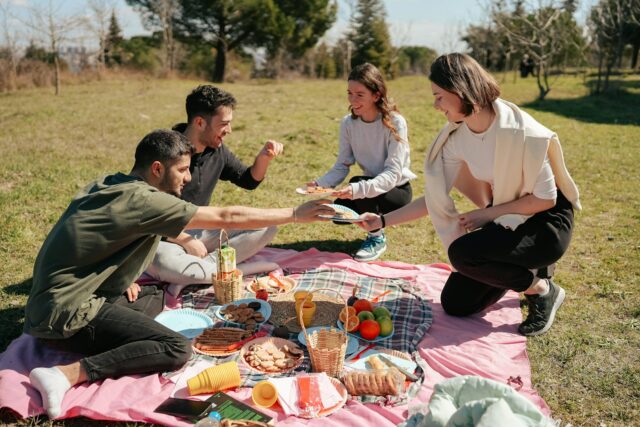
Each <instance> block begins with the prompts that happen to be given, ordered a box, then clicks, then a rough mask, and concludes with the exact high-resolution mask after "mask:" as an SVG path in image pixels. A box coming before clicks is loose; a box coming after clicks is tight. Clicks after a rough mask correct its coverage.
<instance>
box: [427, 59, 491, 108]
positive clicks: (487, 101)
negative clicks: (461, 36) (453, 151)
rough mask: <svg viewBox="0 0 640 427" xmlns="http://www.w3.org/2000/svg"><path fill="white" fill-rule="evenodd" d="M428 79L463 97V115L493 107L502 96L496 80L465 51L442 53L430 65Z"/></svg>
mask: <svg viewBox="0 0 640 427" xmlns="http://www.w3.org/2000/svg"><path fill="white" fill-rule="evenodd" d="M429 80H431V81H432V82H433V83H435V84H436V85H438V86H440V87H441V88H442V89H444V90H446V91H447V92H452V93H455V94H456V95H458V96H459V97H460V98H461V99H462V111H461V112H462V114H464V115H465V116H468V115H470V114H472V113H473V112H474V111H476V110H479V109H482V108H485V107H488V106H490V105H491V104H492V103H493V101H495V100H496V99H497V98H498V97H499V96H500V87H499V86H498V83H497V82H496V80H495V79H494V78H493V76H491V74H489V73H488V72H487V71H486V70H485V69H484V68H482V66H481V65H480V64H478V63H477V62H476V60H475V59H473V58H472V57H470V56H469V55H466V54H464V53H449V54H447V55H441V56H439V57H438V58H436V60H435V61H433V64H431V70H430V73H429Z"/></svg>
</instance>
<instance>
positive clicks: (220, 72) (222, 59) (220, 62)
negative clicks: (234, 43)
mask: <svg viewBox="0 0 640 427" xmlns="http://www.w3.org/2000/svg"><path fill="white" fill-rule="evenodd" d="M226 66H227V43H226V41H225V40H224V39H223V38H222V37H218V43H217V45H216V63H215V65H214V68H213V75H212V78H211V80H213V82H214V83H224V75H225V71H226V70H225V68H226Z"/></svg>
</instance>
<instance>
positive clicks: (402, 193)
mask: <svg viewBox="0 0 640 427" xmlns="http://www.w3.org/2000/svg"><path fill="white" fill-rule="evenodd" d="M371 178H372V177H370V176H354V177H353V178H351V179H350V180H349V184H351V183H353V182H359V181H366V180H368V179H371ZM412 197H413V191H412V189H411V184H410V183H409V182H407V183H406V184H402V185H400V186H398V187H395V188H392V189H391V190H390V191H388V192H386V193H384V194H380V195H379V196H377V197H372V198H370V199H353V200H350V199H336V200H335V202H334V203H335V204H337V205H342V206H346V207H348V208H351V209H353V210H354V211H356V212H357V213H359V214H362V213H365V212H373V213H376V214H381V213H382V214H386V213H389V212H392V211H395V210H396V209H400V208H401V207H403V206H405V205H407V204H409V203H410V202H411V199H412Z"/></svg>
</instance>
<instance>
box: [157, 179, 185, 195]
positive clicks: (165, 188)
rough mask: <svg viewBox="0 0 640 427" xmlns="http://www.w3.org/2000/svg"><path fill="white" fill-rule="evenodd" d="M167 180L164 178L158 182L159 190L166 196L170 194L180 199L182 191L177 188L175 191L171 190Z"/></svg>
mask: <svg viewBox="0 0 640 427" xmlns="http://www.w3.org/2000/svg"><path fill="white" fill-rule="evenodd" d="M167 178H168V177H164V178H163V179H162V181H161V182H160V185H159V186H160V190H161V191H164V192H165V193H167V194H171V195H172V196H176V197H178V198H180V196H182V189H181V188H180V187H178V188H177V189H175V188H173V187H172V186H171V183H170V182H169V180H168V179H167Z"/></svg>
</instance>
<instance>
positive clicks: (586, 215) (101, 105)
mask: <svg viewBox="0 0 640 427" xmlns="http://www.w3.org/2000/svg"><path fill="white" fill-rule="evenodd" d="M498 78H499V80H500V81H501V84H502V87H503V97H504V98H505V99H508V100H513V101H514V102H517V103H519V104H520V105H523V106H524V108H525V109H526V110H527V111H528V112H530V113H531V114H532V115H533V116H534V117H535V118H537V119H538V120H539V121H540V122H542V123H543V124H544V125H546V126H547V127H549V128H551V129H553V130H554V131H556V132H557V133H558V134H559V136H560V140H561V142H562V145H563V148H564V152H565V158H566V162H567V165H568V167H569V169H570V171H571V173H572V175H573V177H574V179H575V180H576V182H577V184H578V186H579V187H580V190H581V195H582V196H581V199H582V204H583V206H584V211H583V212H582V213H580V214H578V215H577V224H576V228H575V233H574V239H573V242H572V246H571V248H570V250H569V252H568V254H567V255H566V256H565V257H564V258H563V259H562V260H561V262H560V263H559V267H558V272H557V280H558V282H559V283H560V284H561V285H562V286H563V287H565V289H566V290H567V300H566V302H565V304H564V306H563V308H562V309H561V310H560V311H559V313H558V317H557V322H556V324H555V325H554V327H553V328H552V329H551V331H550V332H549V333H548V334H546V335H543V336H541V337H537V338H533V339H530V340H529V345H528V354H529V357H530V359H531V363H532V369H533V383H534V386H535V388H536V389H537V390H538V391H539V393H540V394H541V396H542V397H543V398H544V399H545V400H546V401H547V403H548V404H549V405H550V407H551V409H552V414H553V416H554V417H555V418H559V419H561V420H562V421H563V425H564V423H568V422H570V423H573V424H574V425H576V426H583V425H599V424H600V423H604V424H606V425H608V426H610V425H629V424H631V423H633V422H637V420H638V419H639V418H640V410H639V409H638V405H634V404H632V402H638V401H639V399H640V356H639V354H640V352H639V351H638V349H639V348H640V326H639V325H640V286H639V283H638V277H640V256H639V254H640V241H639V239H638V236H640V211H639V210H638V207H640V196H639V195H638V193H639V192H638V189H637V183H638V182H640V179H639V178H640V172H639V170H640V168H639V167H638V164H639V163H640V126H639V125H640V115H639V114H638V111H640V101H639V99H640V78H638V77H627V78H626V79H625V81H624V82H622V83H621V84H620V90H621V92H618V93H617V94H614V95H608V96H603V97H597V98H593V97H589V96H588V90H587V89H586V87H585V83H586V81H585V80H584V79H583V78H582V77H561V78H559V79H558V80H557V81H556V83H555V85H554V89H553V90H552V92H551V93H550V95H549V99H548V100H547V101H545V102H536V101H535V98H536V95H537V89H536V87H535V83H534V81H533V80H528V81H526V80H525V81H523V80H519V79H518V81H516V82H515V83H514V78H513V75H512V74H506V75H504V76H498ZM197 84H198V82H195V81H170V80H169V81H167V80H148V79H145V80H131V81H125V80H111V81H104V82H95V83H90V84H85V85H77V86H69V87H67V88H66V89H65V92H64V94H63V95H62V96H60V97H55V96H53V95H52V94H50V93H49V91H48V90H42V91H40V90H29V91H23V92H18V93H15V94H11V95H0V124H1V125H2V127H1V130H0V146H1V148H2V151H1V153H2V168H0V257H1V259H2V261H3V262H2V267H1V270H0V271H1V273H0V322H1V324H2V325H3V328H2V331H1V332H0V348H2V349H4V348H6V346H7V345H8V344H9V342H10V341H11V340H12V339H14V338H15V337H17V336H18V335H19V334H20V332H21V330H22V321H23V313H22V311H23V307H24V304H25V302H26V298H27V295H28V292H29V288H30V280H31V274H32V268H33V263H34V260H35V256H36V255H37V252H38V250H39V248H40V245H41V244H42V242H43V240H44V238H45V236H46V234H47V232H48V231H49V229H50V228H51V227H52V225H53V224H54V223H55V221H56V220H57V219H58V217H59V216H60V214H61V213H62V211H63V210H64V209H65V208H66V206H67V204H68V202H69V200H70V199H71V197H72V196H73V195H74V194H75V193H76V192H77V191H78V190H79V189H80V188H81V187H82V186H84V185H85V184H86V183H88V182H89V181H91V180H93V179H95V178H96V177H98V176H100V175H103V174H107V173H112V172H114V171H122V172H128V171H129V170H130V167H131V165H132V163H133V153H134V148H135V146H136V144H137V143H138V141H139V140H140V139H141V138H142V137H143V136H144V135H145V134H146V133H147V132H149V131H150V130H152V129H155V128H161V127H165V128H166V127H170V126H171V125H173V124H174V123H176V122H179V121H181V120H184V117H185V114H184V111H183V110H184V98H185V96H186V94H187V93H188V92H189V91H190V90H191V89H192V88H193V87H194V86H196V85H197ZM389 86H390V93H391V95H392V96H393V97H394V98H395V100H396V101H397V103H398V105H399V107H400V110H401V112H402V114H403V115H404V116H405V117H406V118H407V121H408V124H409V135H410V143H411V150H412V151H411V160H412V169H413V170H414V172H416V174H417V175H418V176H419V178H418V179H417V180H416V181H414V182H413V189H414V197H417V196H419V195H421V194H422V193H423V184H424V181H423V176H422V164H423V161H424V155H425V153H426V150H427V148H428V146H429V144H430V143H431V141H432V139H433V138H434V137H435V135H436V134H437V132H438V130H439V129H440V128H441V127H442V126H443V124H444V119H443V117H442V116H441V115H440V114H439V113H437V112H436V111H435V110H433V108H432V107H431V104H432V101H433V99H432V96H431V90H430V87H429V84H428V81H427V80H426V79H425V78H424V77H422V78H418V77H416V78H403V79H399V80H396V81H392V82H390V84H389ZM224 87H225V88H226V89H227V90H229V91H231V92H232V93H233V94H234V95H235V96H236V97H237V98H238V101H239V104H238V108H237V109H236V111H235V113H234V121H233V129H234V133H233V134H232V135H231V136H230V137H229V138H228V140H227V141H226V143H227V144H228V145H229V146H230V147H231V149H232V150H233V151H234V152H236V153H237V154H238V155H239V157H241V158H242V159H243V160H244V161H245V162H247V163H250V162H251V161H252V160H253V158H254V156H255V154H256V153H257V152H258V150H259V149H260V147H261V146H262V145H263V144H264V142H265V141H266V139H276V140H279V141H281V142H283V143H284V144H285V152H284V155H283V156H282V157H280V158H278V159H277V160H275V161H274V163H273V165H272V167H271V168H270V169H269V173H268V176H267V179H266V181H265V182H264V183H263V185H261V186H260V188H259V189H258V190H256V191H254V192H252V193H247V192H246V191H244V190H241V189H238V188H236V187H234V186H232V185H228V184H226V183H222V184H220V185H219V186H218V188H217V189H216V192H215V194H214V198H213V201H212V203H213V204H216V205H229V204H251V205H253V206H258V207H284V206H293V205H295V204H298V203H300V202H302V201H303V198H302V197H301V196H299V195H297V194H296V193H295V192H294V189H295V188H296V187H297V186H299V185H301V184H302V183H304V182H306V181H308V180H310V179H312V178H316V177H318V176H319V175H320V174H322V173H323V172H324V171H326V170H327V169H328V168H329V167H330V166H331V165H332V164H333V162H334V161H335V158H336V154H337V148H338V144H337V135H338V126H339V121H340V119H341V118H342V117H343V116H344V115H345V114H346V112H347V102H346V84H345V82H341V81H295V82H278V83H275V82H266V83H264V84H256V83H249V84H227V85H224ZM353 172H354V173H357V172H359V171H357V170H355V168H354V170H353ZM461 206H463V207H464V208H470V205H469V204H468V203H467V202H464V203H463V204H462V205H461ZM363 236H364V233H363V232H362V231H361V230H360V229H359V228H357V227H354V226H340V227H338V226H334V225H332V224H326V223H323V224H307V225H297V226H292V225H289V226H285V227H282V228H281V230H280V231H279V233H278V235H277V237H276V239H275V241H274V243H273V244H274V246H276V247H286V248H294V249H297V250H304V249H307V248H309V247H312V246H314V247H317V248H318V249H321V250H328V251H343V252H351V251H353V250H354V249H355V248H357V247H358V245H359V243H360V241H361V239H362V238H363ZM383 259H384V260H398V261H404V262H408V263H416V264H428V263H432V262H442V261H445V260H446V258H445V255H444V252H443V251H442V249H441V247H440V243H439V240H438V238H437V236H436V235H435V233H434V231H433V227H432V226H431V224H430V222H429V220H428V219H423V220H420V221H417V222H415V223H412V224H407V225H402V226H398V227H393V228H391V229H390V230H388V250H387V252H386V253H385V255H384V256H383ZM505 374H506V375H508V374H510V373H505ZM47 423H48V421H46V420H44V419H43V420H38V419H36V420H27V421H19V422H18V424H19V425H47ZM109 424H110V425H113V423H109ZM54 425H65V426H75V425H77V426H80V425H104V424H101V423H97V422H96V423H89V422H87V420H70V421H67V422H64V423H61V422H56V423H54ZM127 425H133V424H127Z"/></svg>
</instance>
